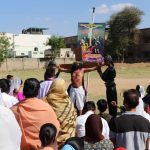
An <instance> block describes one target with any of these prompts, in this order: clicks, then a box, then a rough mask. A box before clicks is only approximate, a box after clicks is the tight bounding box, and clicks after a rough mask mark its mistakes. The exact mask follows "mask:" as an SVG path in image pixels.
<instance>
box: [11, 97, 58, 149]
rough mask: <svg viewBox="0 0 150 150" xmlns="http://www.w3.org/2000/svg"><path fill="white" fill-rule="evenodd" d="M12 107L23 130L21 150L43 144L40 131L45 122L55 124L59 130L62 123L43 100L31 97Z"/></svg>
mask: <svg viewBox="0 0 150 150" xmlns="http://www.w3.org/2000/svg"><path fill="white" fill-rule="evenodd" d="M11 109H12V111H13V112H14V114H15V116H16V119H17V121H18V123H19V125H20V128H21V130H22V139H21V150H37V147H40V146H41V142H40V139H39V131H40V128H41V126H42V125H43V124H45V123H52V124H54V125H55V126H56V128H57V132H59V126H60V125H59V122H58V120H57V116H56V114H55V112H54V111H53V109H52V107H51V106H50V105H49V104H47V103H45V102H43V101H42V100H39V99H37V98H29V99H26V100H24V101H22V102H20V103H18V104H17V105H15V106H13V107H12V108H11ZM55 149H57V148H55Z"/></svg>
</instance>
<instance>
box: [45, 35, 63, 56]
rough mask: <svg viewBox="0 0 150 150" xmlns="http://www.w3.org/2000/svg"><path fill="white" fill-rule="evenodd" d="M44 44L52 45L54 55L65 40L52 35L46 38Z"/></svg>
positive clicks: (58, 51)
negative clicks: (46, 40)
mask: <svg viewBox="0 0 150 150" xmlns="http://www.w3.org/2000/svg"><path fill="white" fill-rule="evenodd" d="M46 45H50V46H51V47H52V49H51V52H52V53H53V55H54V57H56V56H57V55H58V54H59V53H60V48H65V41H64V38H63V37H62V36H56V35H52V37H51V38H49V39H48V42H47V43H46Z"/></svg>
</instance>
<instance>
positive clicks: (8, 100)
mask: <svg viewBox="0 0 150 150" xmlns="http://www.w3.org/2000/svg"><path fill="white" fill-rule="evenodd" d="M0 89H1V91H0V93H1V94H0V96H1V97H0V105H3V106H5V107H8V108H11V107H12V106H13V105H15V104H17V103H18V102H19V101H18V99H17V98H15V97H14V96H11V95H9V94H8V93H9V91H10V81H9V80H7V79H0Z"/></svg>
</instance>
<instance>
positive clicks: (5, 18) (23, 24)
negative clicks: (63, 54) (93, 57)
mask: <svg viewBox="0 0 150 150" xmlns="http://www.w3.org/2000/svg"><path fill="white" fill-rule="evenodd" d="M125 6H135V7H138V8H139V9H140V10H142V11H143V12H144V16H143V17H142V22H141V24H140V25H139V26H138V27H139V28H149V27H150V9H149V7H150V0H1V9H0V32H9V33H16V34H19V33H21V31H22V29H27V28H30V27H40V28H41V27H42V28H48V30H47V31H45V34H50V35H53V34H55V35H61V36H64V37H66V36H73V35H77V30H78V22H90V23H91V22H92V8H93V7H95V8H96V9H95V22H97V23H101V22H107V21H108V20H109V18H110V16H111V15H112V14H114V13H117V12H118V11H120V10H122V9H123V8H124V7H125Z"/></svg>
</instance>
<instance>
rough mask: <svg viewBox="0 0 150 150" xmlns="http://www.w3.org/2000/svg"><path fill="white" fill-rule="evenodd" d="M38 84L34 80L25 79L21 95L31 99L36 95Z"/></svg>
mask: <svg viewBox="0 0 150 150" xmlns="http://www.w3.org/2000/svg"><path fill="white" fill-rule="evenodd" d="M39 88H40V82H39V81H38V80H37V79H35V78H29V79H26V80H25V82H24V87H23V95H24V96H25V97H26V98H33V97H36V96H37V95H38V91H39Z"/></svg>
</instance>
